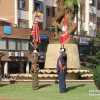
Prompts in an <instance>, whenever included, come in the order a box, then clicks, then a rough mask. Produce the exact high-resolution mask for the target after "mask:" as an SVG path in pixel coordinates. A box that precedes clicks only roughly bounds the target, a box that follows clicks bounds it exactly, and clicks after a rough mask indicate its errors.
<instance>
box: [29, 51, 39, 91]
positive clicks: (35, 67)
mask: <svg viewBox="0 0 100 100" xmlns="http://www.w3.org/2000/svg"><path fill="white" fill-rule="evenodd" d="M38 71H39V54H38V53H37V52H36V53H34V52H33V54H32V61H31V75H32V89H33V90H36V89H38Z"/></svg>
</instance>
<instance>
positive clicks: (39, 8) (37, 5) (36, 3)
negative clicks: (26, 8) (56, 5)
mask: <svg viewBox="0 0 100 100" xmlns="http://www.w3.org/2000/svg"><path fill="white" fill-rule="evenodd" d="M34 4H35V5H34V7H35V8H34V10H39V11H40V12H43V7H42V2H41V1H35V2H34Z"/></svg>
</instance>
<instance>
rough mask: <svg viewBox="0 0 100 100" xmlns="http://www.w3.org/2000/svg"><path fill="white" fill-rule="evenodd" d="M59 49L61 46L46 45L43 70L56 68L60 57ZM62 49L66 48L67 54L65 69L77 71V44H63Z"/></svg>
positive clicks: (78, 62) (78, 66)
mask: <svg viewBox="0 0 100 100" xmlns="http://www.w3.org/2000/svg"><path fill="white" fill-rule="evenodd" d="M60 48H61V44H48V48H47V52H46V60H45V68H47V69H52V68H56V64H57V59H58V57H59V55H60V53H59V50H60ZM64 48H66V53H67V67H68V68H69V69H79V68H80V60H79V53H78V46H77V44H64Z"/></svg>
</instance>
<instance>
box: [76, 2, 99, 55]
mask: <svg viewBox="0 0 100 100" xmlns="http://www.w3.org/2000/svg"><path fill="white" fill-rule="evenodd" d="M97 28H98V29H100V0H83V3H82V4H81V5H80V10H79V12H78V33H77V35H78V37H79V38H78V40H79V42H78V43H79V51H80V54H81V53H82V48H88V41H90V39H91V37H96V31H95V29H97Z"/></svg>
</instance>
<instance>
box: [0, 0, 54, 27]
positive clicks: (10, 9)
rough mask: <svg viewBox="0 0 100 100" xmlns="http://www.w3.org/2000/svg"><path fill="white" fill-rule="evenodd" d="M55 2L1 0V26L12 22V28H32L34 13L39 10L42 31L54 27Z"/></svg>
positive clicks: (50, 0) (49, 0) (48, 0)
mask: <svg viewBox="0 0 100 100" xmlns="http://www.w3.org/2000/svg"><path fill="white" fill-rule="evenodd" d="M54 7H55V0H10V1H9V0H1V3H0V20H2V22H1V23H0V25H4V24H5V22H4V21H7V22H10V23H11V25H12V26H15V27H24V28H31V27H32V23H33V19H34V12H35V11H36V10H39V11H40V13H41V16H40V17H39V18H37V20H38V22H39V27H40V29H45V27H47V26H51V25H52V18H53V17H54V15H55V14H54V13H55V9H54ZM8 25H9V24H8Z"/></svg>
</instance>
